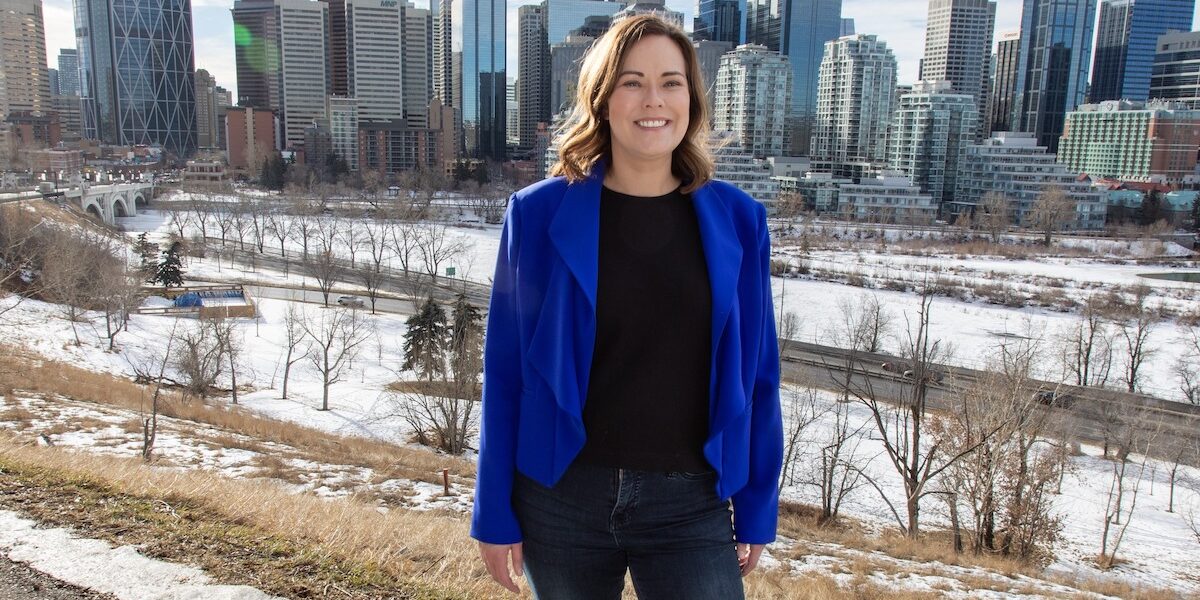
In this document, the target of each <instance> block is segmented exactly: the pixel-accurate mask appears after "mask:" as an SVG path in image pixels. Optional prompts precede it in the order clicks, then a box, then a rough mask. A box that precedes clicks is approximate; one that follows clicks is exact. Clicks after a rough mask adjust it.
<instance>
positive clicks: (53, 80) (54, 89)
mask: <svg viewBox="0 0 1200 600" xmlns="http://www.w3.org/2000/svg"><path fill="white" fill-rule="evenodd" d="M46 74H47V75H49V77H50V95H51V96H57V95H59V93H60V92H59V89H58V69H48V70H47V71H46Z"/></svg>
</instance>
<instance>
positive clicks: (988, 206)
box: [975, 191, 1012, 244]
mask: <svg viewBox="0 0 1200 600" xmlns="http://www.w3.org/2000/svg"><path fill="white" fill-rule="evenodd" d="M979 208H980V209H981V210H982V211H983V212H981V213H976V215H975V218H976V220H977V221H978V223H979V226H980V227H982V228H983V229H985V230H986V231H987V232H988V234H989V235H990V236H991V237H992V243H993V244H997V243H999V242H1000V234H1002V233H1004V232H1005V231H1008V224H1009V222H1010V221H1011V220H1012V217H1010V216H1009V200H1008V197H1007V196H1005V195H1004V193H1003V192H997V191H991V192H988V193H986V194H984V195H983V201H982V202H981V203H980V205H979Z"/></svg>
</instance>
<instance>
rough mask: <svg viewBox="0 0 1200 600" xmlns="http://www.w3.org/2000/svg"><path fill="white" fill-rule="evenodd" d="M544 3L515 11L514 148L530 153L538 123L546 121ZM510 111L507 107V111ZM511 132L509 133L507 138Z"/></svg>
mask: <svg viewBox="0 0 1200 600" xmlns="http://www.w3.org/2000/svg"><path fill="white" fill-rule="evenodd" d="M546 10H547V3H546V2H543V3H541V4H527V5H525V6H522V7H520V8H519V9H517V56H518V58H517V61H518V72H519V73H520V74H521V79H520V80H519V81H518V82H517V86H518V87H517V94H516V96H517V98H516V100H517V111H518V115H517V127H518V131H517V132H516V133H517V134H518V135H517V137H518V142H517V149H518V151H519V152H521V153H527V152H530V151H532V150H533V147H534V146H535V145H536V144H537V130H538V123H549V122H550V45H549V43H548V42H547V40H548V37H547V31H546V25H547V14H546ZM510 110H511V108H510ZM512 133H513V132H510V135H511V134H512Z"/></svg>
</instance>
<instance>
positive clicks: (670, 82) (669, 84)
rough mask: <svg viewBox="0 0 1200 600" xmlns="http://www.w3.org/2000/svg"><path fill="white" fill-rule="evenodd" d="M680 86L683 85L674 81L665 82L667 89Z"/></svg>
mask: <svg viewBox="0 0 1200 600" xmlns="http://www.w3.org/2000/svg"><path fill="white" fill-rule="evenodd" d="M682 85H683V82H682V81H678V80H675V79H672V80H671V81H668V82H667V87H680V86H682Z"/></svg>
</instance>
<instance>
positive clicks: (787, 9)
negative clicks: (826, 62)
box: [745, 0, 842, 154]
mask: <svg viewBox="0 0 1200 600" xmlns="http://www.w3.org/2000/svg"><path fill="white" fill-rule="evenodd" d="M745 10H746V43H749V44H761V45H763V46H766V47H767V49H768V50H775V51H777V52H780V53H782V54H783V55H785V56H787V57H788V62H789V63H790V64H791V65H792V104H791V110H790V115H789V116H790V118H791V120H792V123H791V125H790V126H789V127H788V129H789V131H790V132H791V134H792V139H791V140H790V144H789V146H790V148H789V150H790V152H789V153H790V154H807V153H808V152H809V149H810V138H811V137H812V132H813V119H814V116H815V114H816V110H817V85H818V82H817V77H818V74H819V72H820V69H821V59H822V56H823V54H824V52H825V42H828V41H830V40H836V39H838V37H839V34H840V33H841V30H842V0H747V1H746V9H745Z"/></svg>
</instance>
